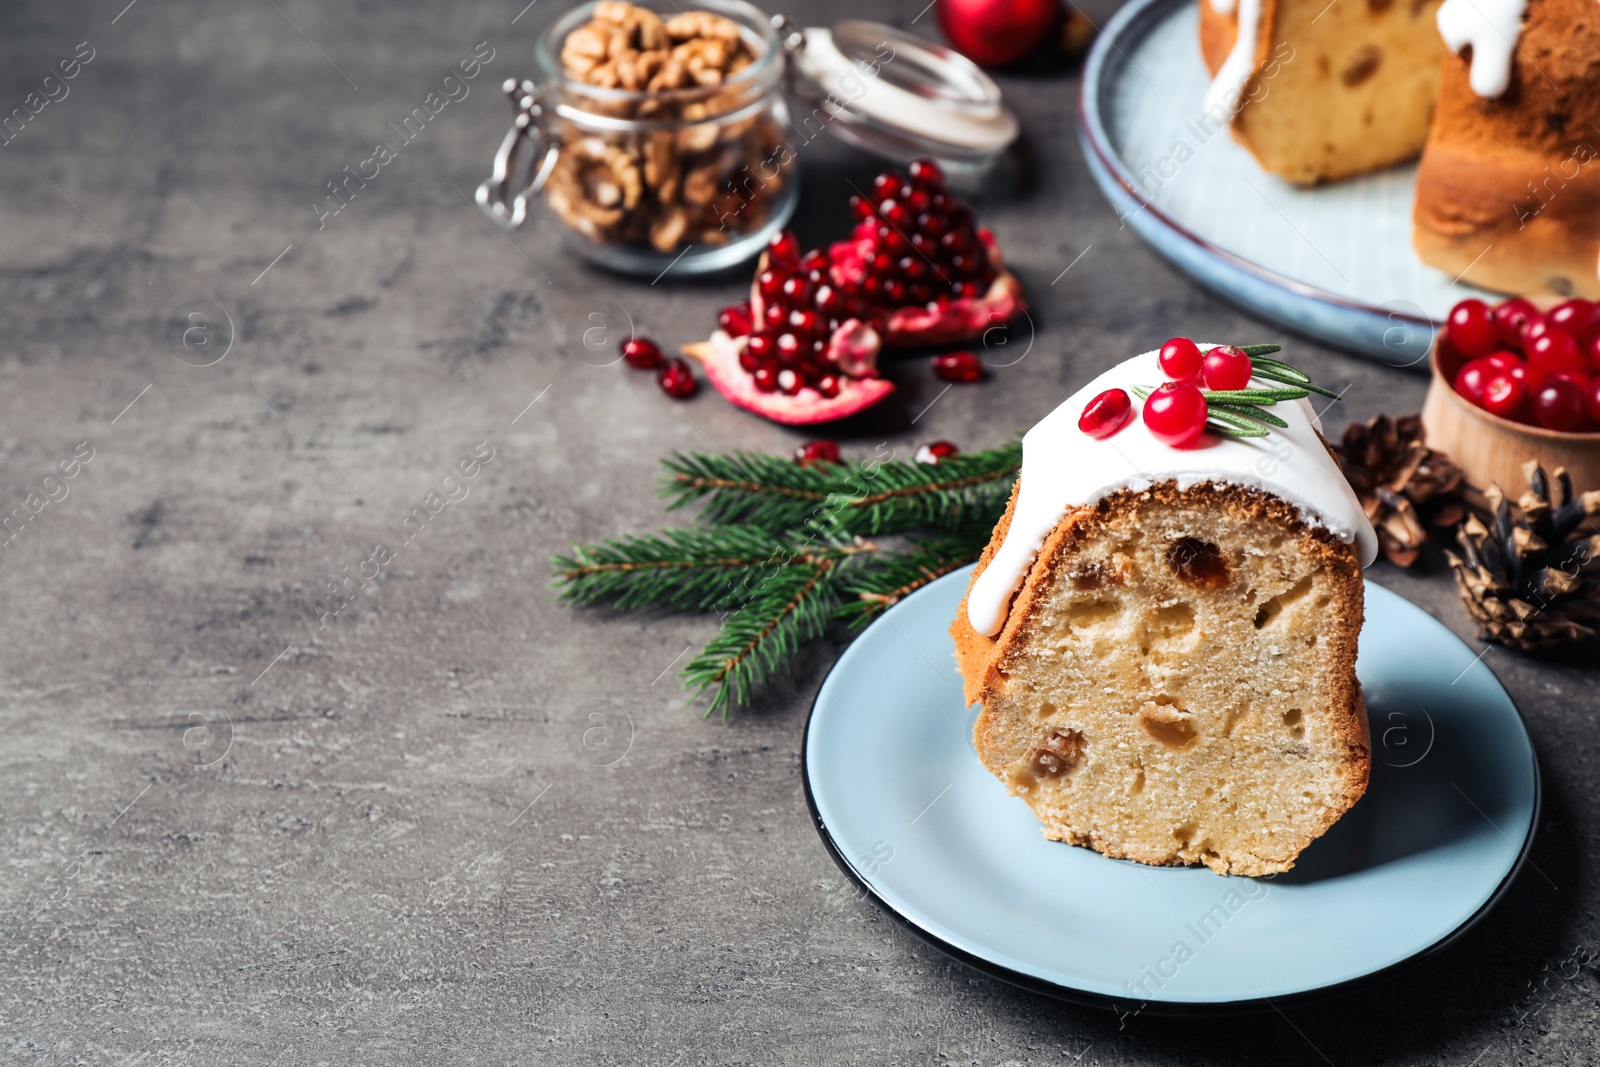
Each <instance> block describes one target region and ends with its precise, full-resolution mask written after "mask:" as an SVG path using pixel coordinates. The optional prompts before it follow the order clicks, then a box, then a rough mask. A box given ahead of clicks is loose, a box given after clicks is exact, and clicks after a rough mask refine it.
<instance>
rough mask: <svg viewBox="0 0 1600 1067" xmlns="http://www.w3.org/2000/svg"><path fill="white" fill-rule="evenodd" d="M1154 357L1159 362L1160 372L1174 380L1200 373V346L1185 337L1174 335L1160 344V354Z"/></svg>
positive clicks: (1178, 380) (1179, 380)
mask: <svg viewBox="0 0 1600 1067" xmlns="http://www.w3.org/2000/svg"><path fill="white" fill-rule="evenodd" d="M1156 358H1157V360H1158V361H1159V362H1160V364H1161V370H1162V373H1164V374H1165V375H1166V376H1167V377H1168V378H1171V379H1172V380H1173V381H1175V382H1181V381H1183V380H1184V379H1185V378H1193V377H1194V376H1195V375H1196V374H1199V373H1200V363H1201V356H1200V346H1199V345H1197V344H1195V343H1194V342H1193V341H1191V340H1189V339H1188V338H1187V337H1174V338H1173V339H1172V340H1170V341H1168V342H1167V343H1166V344H1164V345H1162V346H1161V355H1159V356H1158V357H1156Z"/></svg>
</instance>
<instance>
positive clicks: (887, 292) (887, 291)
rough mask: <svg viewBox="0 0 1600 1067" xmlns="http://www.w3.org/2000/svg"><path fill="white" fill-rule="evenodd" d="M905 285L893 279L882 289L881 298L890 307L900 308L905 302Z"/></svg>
mask: <svg viewBox="0 0 1600 1067" xmlns="http://www.w3.org/2000/svg"><path fill="white" fill-rule="evenodd" d="M906 295H907V294H906V283H905V282H903V281H901V280H900V279H898V278H894V279H892V280H890V281H889V282H888V283H886V284H885V285H884V287H883V298H884V299H885V300H887V301H888V302H889V304H890V306H891V307H901V306H903V305H904V304H905V302H906Z"/></svg>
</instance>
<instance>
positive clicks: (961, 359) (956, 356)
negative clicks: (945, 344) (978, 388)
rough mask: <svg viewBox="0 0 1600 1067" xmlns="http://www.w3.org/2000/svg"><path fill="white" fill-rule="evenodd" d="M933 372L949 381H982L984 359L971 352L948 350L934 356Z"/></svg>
mask: <svg viewBox="0 0 1600 1067" xmlns="http://www.w3.org/2000/svg"><path fill="white" fill-rule="evenodd" d="M933 373H934V374H935V375H936V376H938V377H939V378H942V379H943V380H944V381H947V382H966V383H970V382H981V381H983V377H984V374H983V361H982V360H980V359H979V358H978V357H977V356H975V355H973V354H972V353H971V352H947V353H945V354H944V355H939V356H934V357H933Z"/></svg>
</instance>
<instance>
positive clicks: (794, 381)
mask: <svg viewBox="0 0 1600 1067" xmlns="http://www.w3.org/2000/svg"><path fill="white" fill-rule="evenodd" d="M804 384H805V383H804V382H802V381H801V380H800V375H798V374H796V373H795V372H794V371H793V370H792V369H790V368H788V367H785V368H783V369H782V370H780V371H779V372H778V391H779V392H781V393H782V394H783V395H784V396H794V394H796V393H798V392H799V391H800V387H801V386H802V385H804Z"/></svg>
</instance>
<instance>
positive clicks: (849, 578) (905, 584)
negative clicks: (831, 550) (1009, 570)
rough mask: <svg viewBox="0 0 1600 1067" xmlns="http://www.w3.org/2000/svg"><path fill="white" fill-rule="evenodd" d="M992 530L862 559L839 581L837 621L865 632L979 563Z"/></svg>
mask: <svg viewBox="0 0 1600 1067" xmlns="http://www.w3.org/2000/svg"><path fill="white" fill-rule="evenodd" d="M990 532H991V531H990V530H989V529H988V527H986V526H972V527H970V528H968V529H967V530H965V531H958V532H954V533H951V534H949V535H947V536H944V537H938V538H930V539H927V540H924V541H916V542H913V543H912V544H911V546H910V547H909V548H907V549H906V550H905V551H903V552H898V553H893V554H889V553H885V554H882V555H878V556H875V557H873V558H872V559H870V560H864V561H863V562H862V563H861V565H860V566H858V567H853V568H851V569H850V570H849V571H848V572H847V573H846V575H845V576H844V578H843V580H842V581H841V582H840V586H841V588H842V590H843V595H844V603H843V604H842V605H841V606H840V608H839V610H838V612H837V613H836V617H837V618H838V619H839V621H840V622H843V623H844V624H845V625H846V626H847V627H848V628H849V629H850V630H851V631H856V630H859V629H861V628H862V627H864V626H866V624H867V623H869V622H871V621H872V620H873V619H875V618H877V617H878V616H879V615H881V614H882V613H883V612H885V611H887V610H888V609H889V608H892V607H894V605H896V604H898V603H899V602H900V601H902V600H904V599H905V598H906V597H908V596H910V595H911V594H912V593H915V592H916V591H917V590H918V589H921V588H922V587H923V586H925V585H928V584H929V583H931V582H933V581H935V580H937V579H939V578H942V577H944V576H945V575H946V574H949V573H951V572H952V571H957V570H960V569H961V568H962V567H965V566H966V565H967V564H969V563H972V562H973V561H975V560H976V559H977V558H978V557H979V556H980V555H982V554H983V549H984V546H985V545H987V544H988V543H989V536H990Z"/></svg>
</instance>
